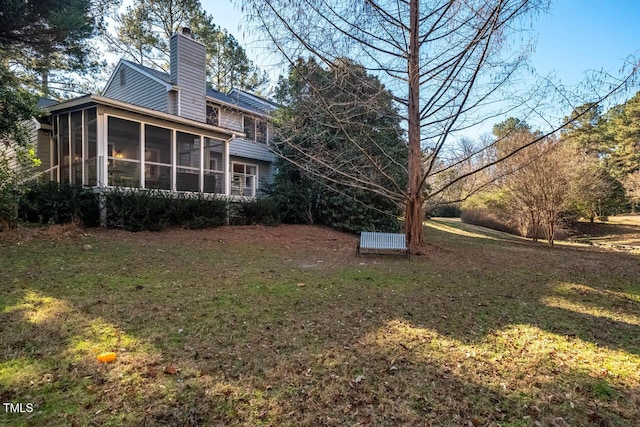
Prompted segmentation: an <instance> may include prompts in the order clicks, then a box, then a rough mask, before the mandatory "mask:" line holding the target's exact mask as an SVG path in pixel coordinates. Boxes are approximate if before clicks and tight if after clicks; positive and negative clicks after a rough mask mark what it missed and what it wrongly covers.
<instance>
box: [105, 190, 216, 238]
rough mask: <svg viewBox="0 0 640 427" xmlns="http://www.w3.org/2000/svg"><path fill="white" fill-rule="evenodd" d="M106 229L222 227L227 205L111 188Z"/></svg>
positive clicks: (198, 197)
mask: <svg viewBox="0 0 640 427" xmlns="http://www.w3.org/2000/svg"><path fill="white" fill-rule="evenodd" d="M105 205H106V208H107V227H111V228H122V229H124V230H128V231H143V230H148V231H159V230H163V229H165V228H166V227H168V226H182V227H185V228H192V229H197V228H206V227H216V226H220V225H223V224H224V223H225V221H226V216H227V207H228V203H227V201H226V200H224V199H220V198H210V197H207V196H205V195H203V194H193V195H192V194H183V193H179V194H171V193H167V192H163V191H158V190H123V189H114V190H111V191H109V192H107V193H105Z"/></svg>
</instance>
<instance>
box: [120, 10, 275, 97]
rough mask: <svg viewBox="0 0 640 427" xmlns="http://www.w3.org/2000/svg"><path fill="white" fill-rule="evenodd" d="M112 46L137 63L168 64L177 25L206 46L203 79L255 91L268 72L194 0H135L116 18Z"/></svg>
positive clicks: (218, 86)
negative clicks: (205, 74) (188, 29)
mask: <svg viewBox="0 0 640 427" xmlns="http://www.w3.org/2000/svg"><path fill="white" fill-rule="evenodd" d="M115 20H116V23H117V28H116V34H115V36H110V37H109V38H108V42H109V44H110V47H111V50H112V51H114V52H116V53H118V54H119V55H121V56H123V57H125V58H127V59H130V60H132V61H135V62H137V63H140V64H143V65H147V66H151V67H154V68H159V69H165V70H166V69H168V68H169V53H170V52H169V38H170V37H171V36H172V35H173V34H174V33H175V32H176V31H178V30H179V29H180V28H181V27H189V28H190V29H191V34H192V36H193V37H194V38H195V39H196V40H198V41H200V42H202V43H204V44H205V45H206V47H207V79H208V82H209V84H210V85H211V86H213V87H214V88H215V89H217V90H220V91H222V92H228V91H229V90H231V89H232V88H234V87H236V88H239V89H245V90H250V91H258V90H259V89H260V88H261V87H262V86H263V85H264V84H265V83H266V82H267V76H266V74H265V73H264V72H262V71H260V69H259V68H258V67H257V66H256V65H255V64H254V63H253V62H252V61H251V60H250V59H249V58H248V57H247V54H246V52H245V50H244V49H243V48H242V46H240V44H239V43H238V41H237V40H236V39H235V38H234V37H233V35H231V34H229V32H228V31H227V30H225V29H222V28H221V27H220V26H219V25H216V24H215V22H214V20H213V16H211V15H209V14H207V13H206V11H204V10H203V9H202V6H201V4H200V2H199V1H197V0H187V1H184V0H135V1H134V3H133V4H132V5H131V6H129V7H127V9H126V11H125V12H124V13H121V14H119V15H117V16H116V17H115Z"/></svg>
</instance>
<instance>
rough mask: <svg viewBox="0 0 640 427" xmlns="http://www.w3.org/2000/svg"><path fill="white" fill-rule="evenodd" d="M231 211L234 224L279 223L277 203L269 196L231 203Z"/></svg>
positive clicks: (271, 224) (270, 224)
mask: <svg viewBox="0 0 640 427" xmlns="http://www.w3.org/2000/svg"><path fill="white" fill-rule="evenodd" d="M231 211H232V214H231V223H232V224H234V225H268V226H274V225H278V224H280V213H279V210H278V204H277V202H276V201H275V200H274V199H272V198H269V197H264V198H258V199H255V200H248V201H243V202H240V203H233V204H232V208H231Z"/></svg>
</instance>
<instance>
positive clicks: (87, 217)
mask: <svg viewBox="0 0 640 427" xmlns="http://www.w3.org/2000/svg"><path fill="white" fill-rule="evenodd" d="M18 216H19V218H21V219H22V220H24V221H26V222H31V223H40V224H69V223H71V222H73V221H76V220H79V221H80V222H81V223H82V224H83V225H84V226H85V227H97V226H98V225H99V223H100V210H99V206H98V196H97V195H96V194H95V193H94V192H93V191H92V190H91V189H89V188H83V187H82V186H80V185H72V184H68V183H60V184H58V183H56V182H46V183H32V184H29V185H28V186H27V187H26V189H25V190H24V192H23V194H22V195H21V197H20V202H19V206H18Z"/></svg>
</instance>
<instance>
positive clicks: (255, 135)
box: [244, 116, 268, 144]
mask: <svg viewBox="0 0 640 427" xmlns="http://www.w3.org/2000/svg"><path fill="white" fill-rule="evenodd" d="M244 133H245V134H246V135H247V139H248V140H249V141H253V142H257V143H259V144H266V143H267V139H268V136H267V122H266V121H264V120H261V119H258V118H254V117H250V116H244Z"/></svg>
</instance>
